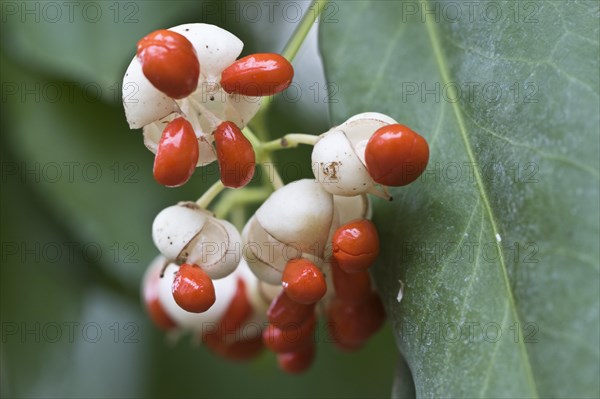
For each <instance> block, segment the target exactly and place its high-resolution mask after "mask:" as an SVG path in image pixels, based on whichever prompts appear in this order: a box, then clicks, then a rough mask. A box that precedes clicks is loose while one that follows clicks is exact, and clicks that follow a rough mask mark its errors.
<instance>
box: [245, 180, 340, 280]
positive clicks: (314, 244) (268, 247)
mask: <svg viewBox="0 0 600 399" xmlns="http://www.w3.org/2000/svg"><path fill="white" fill-rule="evenodd" d="M333 215H334V214H333V197H332V196H331V195H330V194H328V193H327V192H326V191H325V190H323V189H322V188H321V187H320V185H319V184H316V183H315V182H314V181H312V180H308V179H304V180H299V181H296V182H294V183H290V184H288V185H287V186H285V187H283V188H281V189H279V190H277V191H276V192H274V193H273V194H272V195H271V196H270V197H269V199H267V201H265V203H264V204H263V205H262V206H261V207H260V208H259V209H258V210H257V211H256V214H255V216H253V217H252V218H251V219H250V220H249V221H248V223H247V224H246V226H245V227H244V230H243V232H242V236H243V240H244V258H245V259H246V261H247V262H248V265H249V266H250V269H251V270H252V272H253V273H254V274H256V276H257V277H258V278H259V279H260V280H262V281H265V282H267V283H269V284H273V285H279V284H281V275H282V273H283V270H284V269H285V266H286V265H287V262H288V261H289V260H291V259H296V258H301V257H302V258H307V259H310V260H315V259H316V260H318V259H320V258H321V257H322V256H323V254H324V252H325V246H326V245H327V239H328V235H329V230H330V228H331V224H332V222H333Z"/></svg>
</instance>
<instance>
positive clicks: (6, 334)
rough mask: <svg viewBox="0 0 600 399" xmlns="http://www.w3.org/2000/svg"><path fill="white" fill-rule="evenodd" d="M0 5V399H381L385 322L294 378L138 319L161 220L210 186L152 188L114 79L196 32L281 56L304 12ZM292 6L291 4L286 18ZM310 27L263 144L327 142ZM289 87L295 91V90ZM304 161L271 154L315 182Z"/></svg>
mask: <svg viewBox="0 0 600 399" xmlns="http://www.w3.org/2000/svg"><path fill="white" fill-rule="evenodd" d="M266 3H269V2H235V1H227V2H218V1H217V2H215V1H140V2H132V1H123V2H115V1H106V2H105V1H78V2H73V3H69V2H66V3H63V2H34V1H31V2H20V1H19V2H11V1H3V2H2V10H1V11H2V15H1V20H2V26H1V46H2V49H1V52H0V65H1V79H2V103H1V129H2V130H1V154H2V161H1V165H2V174H1V178H2V193H1V219H2V223H1V244H2V252H1V256H2V259H1V276H0V287H1V294H0V300H1V304H0V315H1V323H2V343H1V349H0V368H1V369H0V378H1V384H0V387H1V394H2V397H44V398H47V397H109V396H110V397H140V396H169V397H176V396H178V397H191V396H194V397H221V396H229V397H232V396H233V397H242V396H243V397H387V396H389V395H390V393H391V389H392V381H393V377H394V368H395V364H396V360H397V351H396V348H395V344H394V341H393V338H392V334H391V331H390V328H389V326H388V325H386V326H385V328H384V329H382V331H381V332H380V333H378V334H377V336H375V337H374V338H373V339H372V340H371V341H370V342H369V344H368V345H367V346H366V347H365V348H364V349H363V350H361V351H359V352H358V353H353V354H346V353H342V352H340V351H338V350H336V349H335V348H334V347H333V345H331V344H330V343H327V342H325V341H326V339H325V337H324V329H323V327H321V328H320V330H319V332H320V333H321V335H320V336H321V339H319V346H318V355H317V360H316V363H315V365H314V366H313V367H312V369H311V370H310V371H309V372H308V373H306V374H305V375H302V376H287V375H284V374H283V373H282V372H280V371H279V370H278V369H277V366H276V359H275V357H274V356H273V355H272V354H268V353H265V354H263V355H262V356H261V357H260V358H259V359H258V360H256V361H254V362H251V363H249V364H232V363H229V362H227V361H224V360H221V359H219V358H217V357H215V356H213V355H212V354H210V353H209V352H207V350H206V349H205V348H202V347H200V346H196V345H194V344H193V343H191V342H190V340H189V339H188V338H187V337H186V338H184V339H182V340H181V341H179V342H178V343H177V344H173V343H171V342H169V341H168V340H167V339H166V337H165V336H164V334H163V333H162V332H160V331H159V330H157V329H156V328H155V327H154V326H153V325H151V323H150V322H149V320H148V318H147V317H146V315H145V314H144V311H143V309H142V306H141V303H140V300H139V293H138V285H139V281H140V277H141V274H142V273H143V271H144V269H145V267H146V265H147V264H148V263H149V262H150V260H151V259H152V258H153V257H154V256H155V255H156V253H157V251H156V249H155V248H154V246H153V244H152V240H151V234H150V227H151V223H152V220H153V218H154V216H155V215H156V214H157V213H158V212H159V211H160V210H161V209H162V208H164V207H166V206H169V205H171V204H173V203H175V202H177V201H179V200H190V199H196V198H197V197H198V196H199V195H200V194H201V193H202V192H203V191H204V189H205V188H206V187H207V186H208V185H209V184H211V183H212V182H213V181H214V180H215V179H216V178H217V174H216V168H215V167H214V165H213V167H209V168H207V169H204V170H202V171H201V170H198V171H197V172H196V174H195V175H194V177H193V178H192V179H191V181H190V182H189V183H188V184H187V185H185V186H184V187H182V188H178V189H167V188H164V187H161V186H159V185H158V184H156V183H155V182H154V180H153V178H152V162H153V158H152V154H151V153H150V152H149V151H148V150H146V148H145V147H144V146H143V143H142V136H141V131H130V130H129V129H128V127H127V123H126V120H125V116H124V113H123V109H122V105H121V100H120V85H121V84H120V82H121V78H122V75H123V73H124V71H125V69H126V67H127V65H128V63H129V62H130V60H131V58H132V57H133V55H134V53H135V44H136V42H137V40H139V39H140V38H141V37H142V36H144V35H145V34H147V33H149V32H151V31H152V30H155V29H160V28H167V27H171V26H174V25H178V24H182V23H190V22H207V23H213V24H216V25H219V26H221V27H224V28H226V29H228V30H230V31H231V32H233V33H234V34H236V35H237V36H238V37H240V38H241V39H242V40H243V41H244V43H245V47H244V50H243V53H242V55H246V54H249V53H253V52H280V51H281V50H282V49H283V47H284V46H285V43H286V41H287V39H288V38H289V37H290V35H291V34H292V32H293V31H294V29H295V27H296V25H297V23H298V22H299V20H300V17H301V16H302V14H304V13H306V12H310V11H309V10H308V8H309V6H310V2H307V1H294V2H275V3H276V4H275V3H272V4H271V5H268V4H266ZM290 4H291V5H290ZM315 33H316V32H315V29H313V31H312V32H311V34H309V36H308V38H307V41H306V42H305V44H304V46H303V47H302V49H301V50H300V52H299V54H298V56H297V58H296V59H295V61H294V67H295V69H296V78H295V82H296V85H295V86H294V87H292V88H291V89H289V90H288V92H287V93H284V94H283V95H279V96H278V97H277V99H276V101H275V103H274V106H273V107H272V108H271V110H270V114H269V115H268V123H267V129H268V132H265V133H266V134H268V135H270V136H271V137H277V136H279V135H281V134H283V133H286V132H306V133H321V132H323V131H325V130H327V129H328V124H329V121H328V111H327V109H328V104H327V97H326V93H327V87H326V85H325V82H324V77H323V72H322V65H321V61H320V58H319V56H318V52H317V48H316V42H317V40H316V34H315ZM290 90H294V91H290ZM309 159H310V154H309V152H308V150H307V149H298V150H295V151H293V152H290V153H285V154H279V155H278V158H277V162H281V163H282V164H285V163H291V162H296V163H298V164H299V165H301V167H300V172H298V168H291V169H286V168H284V173H283V174H284V179H286V180H294V179H297V178H299V177H301V175H303V176H309V175H310V164H309V162H310V161H309Z"/></svg>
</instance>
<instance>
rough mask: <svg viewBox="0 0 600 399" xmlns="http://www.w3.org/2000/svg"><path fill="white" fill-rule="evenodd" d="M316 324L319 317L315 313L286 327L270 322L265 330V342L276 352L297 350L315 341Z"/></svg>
mask: <svg viewBox="0 0 600 399" xmlns="http://www.w3.org/2000/svg"><path fill="white" fill-rule="evenodd" d="M316 324H317V318H316V317H315V315H314V314H312V315H311V316H310V317H309V318H308V319H306V320H304V321H303V322H302V323H294V324H291V325H288V326H287V327H286V328H281V327H278V326H276V325H274V324H269V326H268V327H267V328H266V329H265V330H264V331H263V342H264V344H265V346H266V347H267V348H269V349H270V350H272V351H273V352H276V353H286V352H294V351H297V350H299V349H302V348H305V347H307V346H309V345H310V344H311V343H313V341H314V331H315V326H316Z"/></svg>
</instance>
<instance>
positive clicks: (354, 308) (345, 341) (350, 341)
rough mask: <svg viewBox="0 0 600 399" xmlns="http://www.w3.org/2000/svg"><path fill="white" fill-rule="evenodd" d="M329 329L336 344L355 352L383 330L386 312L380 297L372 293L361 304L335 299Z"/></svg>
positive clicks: (329, 316)
mask: <svg viewBox="0 0 600 399" xmlns="http://www.w3.org/2000/svg"><path fill="white" fill-rule="evenodd" d="M328 318H329V320H328V322H329V323H328V327H329V331H330V333H331V336H332V338H333V339H334V342H335V343H336V344H337V346H338V347H340V348H341V349H346V350H354V349H358V348H360V347H362V345H363V344H364V343H365V342H366V341H367V340H368V339H369V337H371V335H373V334H374V333H375V332H377V330H379V329H380V328H381V326H382V325H383V322H384V321H385V310H384V309H383V305H382V303H381V300H380V299H379V296H378V295H377V294H376V293H374V292H373V293H371V295H369V297H368V298H366V300H364V301H363V302H361V303H347V302H345V301H342V300H340V299H339V298H335V299H334V300H333V301H332V303H331V305H330V307H329V312H328Z"/></svg>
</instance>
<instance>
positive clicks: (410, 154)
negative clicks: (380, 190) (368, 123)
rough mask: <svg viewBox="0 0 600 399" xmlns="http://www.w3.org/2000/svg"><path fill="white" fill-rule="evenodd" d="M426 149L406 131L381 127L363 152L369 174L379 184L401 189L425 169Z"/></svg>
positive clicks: (427, 153)
mask: <svg viewBox="0 0 600 399" xmlns="http://www.w3.org/2000/svg"><path fill="white" fill-rule="evenodd" d="M428 161H429V145H428V144H427V141H426V140H425V139H424V138H423V137H422V136H420V135H419V134H418V133H415V132H414V131H412V130H411V129H410V128H408V127H406V126H404V125H399V124H393V125H387V126H384V127H382V128H380V129H378V130H377V131H375V133H374V134H373V136H371V138H370V139H369V142H368V143H367V147H366V150H365V163H366V164H367V169H368V171H369V174H370V175H371V177H372V178H373V180H375V181H376V182H377V183H379V184H383V185H385V186H404V185H406V184H409V183H411V182H413V181H415V180H416V179H417V178H418V177H419V176H420V175H421V173H423V171H424V170H425V168H426V167H427V162H428Z"/></svg>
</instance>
